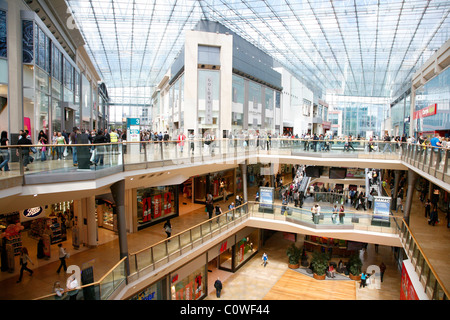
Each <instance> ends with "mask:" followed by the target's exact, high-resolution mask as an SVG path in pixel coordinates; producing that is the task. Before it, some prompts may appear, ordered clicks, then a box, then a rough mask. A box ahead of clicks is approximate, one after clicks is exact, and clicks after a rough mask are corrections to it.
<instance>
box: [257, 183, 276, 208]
mask: <svg viewBox="0 0 450 320" xmlns="http://www.w3.org/2000/svg"><path fill="white" fill-rule="evenodd" d="M259 206H260V207H261V208H267V209H273V188H267V187H260V188H259Z"/></svg>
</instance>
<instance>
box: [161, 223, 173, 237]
mask: <svg viewBox="0 0 450 320" xmlns="http://www.w3.org/2000/svg"><path fill="white" fill-rule="evenodd" d="M163 228H164V231H165V232H166V234H167V238H170V236H171V235H172V224H171V223H170V219H169V220H167V221H166V223H164V226H163ZM169 242H170V240H169Z"/></svg>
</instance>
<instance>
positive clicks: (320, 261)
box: [311, 252, 330, 276]
mask: <svg viewBox="0 0 450 320" xmlns="http://www.w3.org/2000/svg"><path fill="white" fill-rule="evenodd" d="M328 260H330V258H329V256H328V254H327V253H325V252H313V256H312V260H311V266H312V269H313V272H314V273H315V274H317V275H318V276H323V275H324V274H325V273H326V271H327V269H328Z"/></svg>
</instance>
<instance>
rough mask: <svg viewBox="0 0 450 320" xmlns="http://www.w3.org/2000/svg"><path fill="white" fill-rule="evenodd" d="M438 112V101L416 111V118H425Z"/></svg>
mask: <svg viewBox="0 0 450 320" xmlns="http://www.w3.org/2000/svg"><path fill="white" fill-rule="evenodd" d="M436 113H437V103H434V104H432V105H429V106H428V107H426V108H423V109H420V110H419V111H416V112H414V119H420V118H425V117H429V116H433V115H435V114H436Z"/></svg>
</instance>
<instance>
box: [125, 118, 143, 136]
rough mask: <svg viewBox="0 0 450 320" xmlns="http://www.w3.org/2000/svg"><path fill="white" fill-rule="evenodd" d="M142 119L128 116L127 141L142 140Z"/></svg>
mask: <svg viewBox="0 0 450 320" xmlns="http://www.w3.org/2000/svg"><path fill="white" fill-rule="evenodd" d="M140 140H141V131H140V119H139V118H127V141H140Z"/></svg>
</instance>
